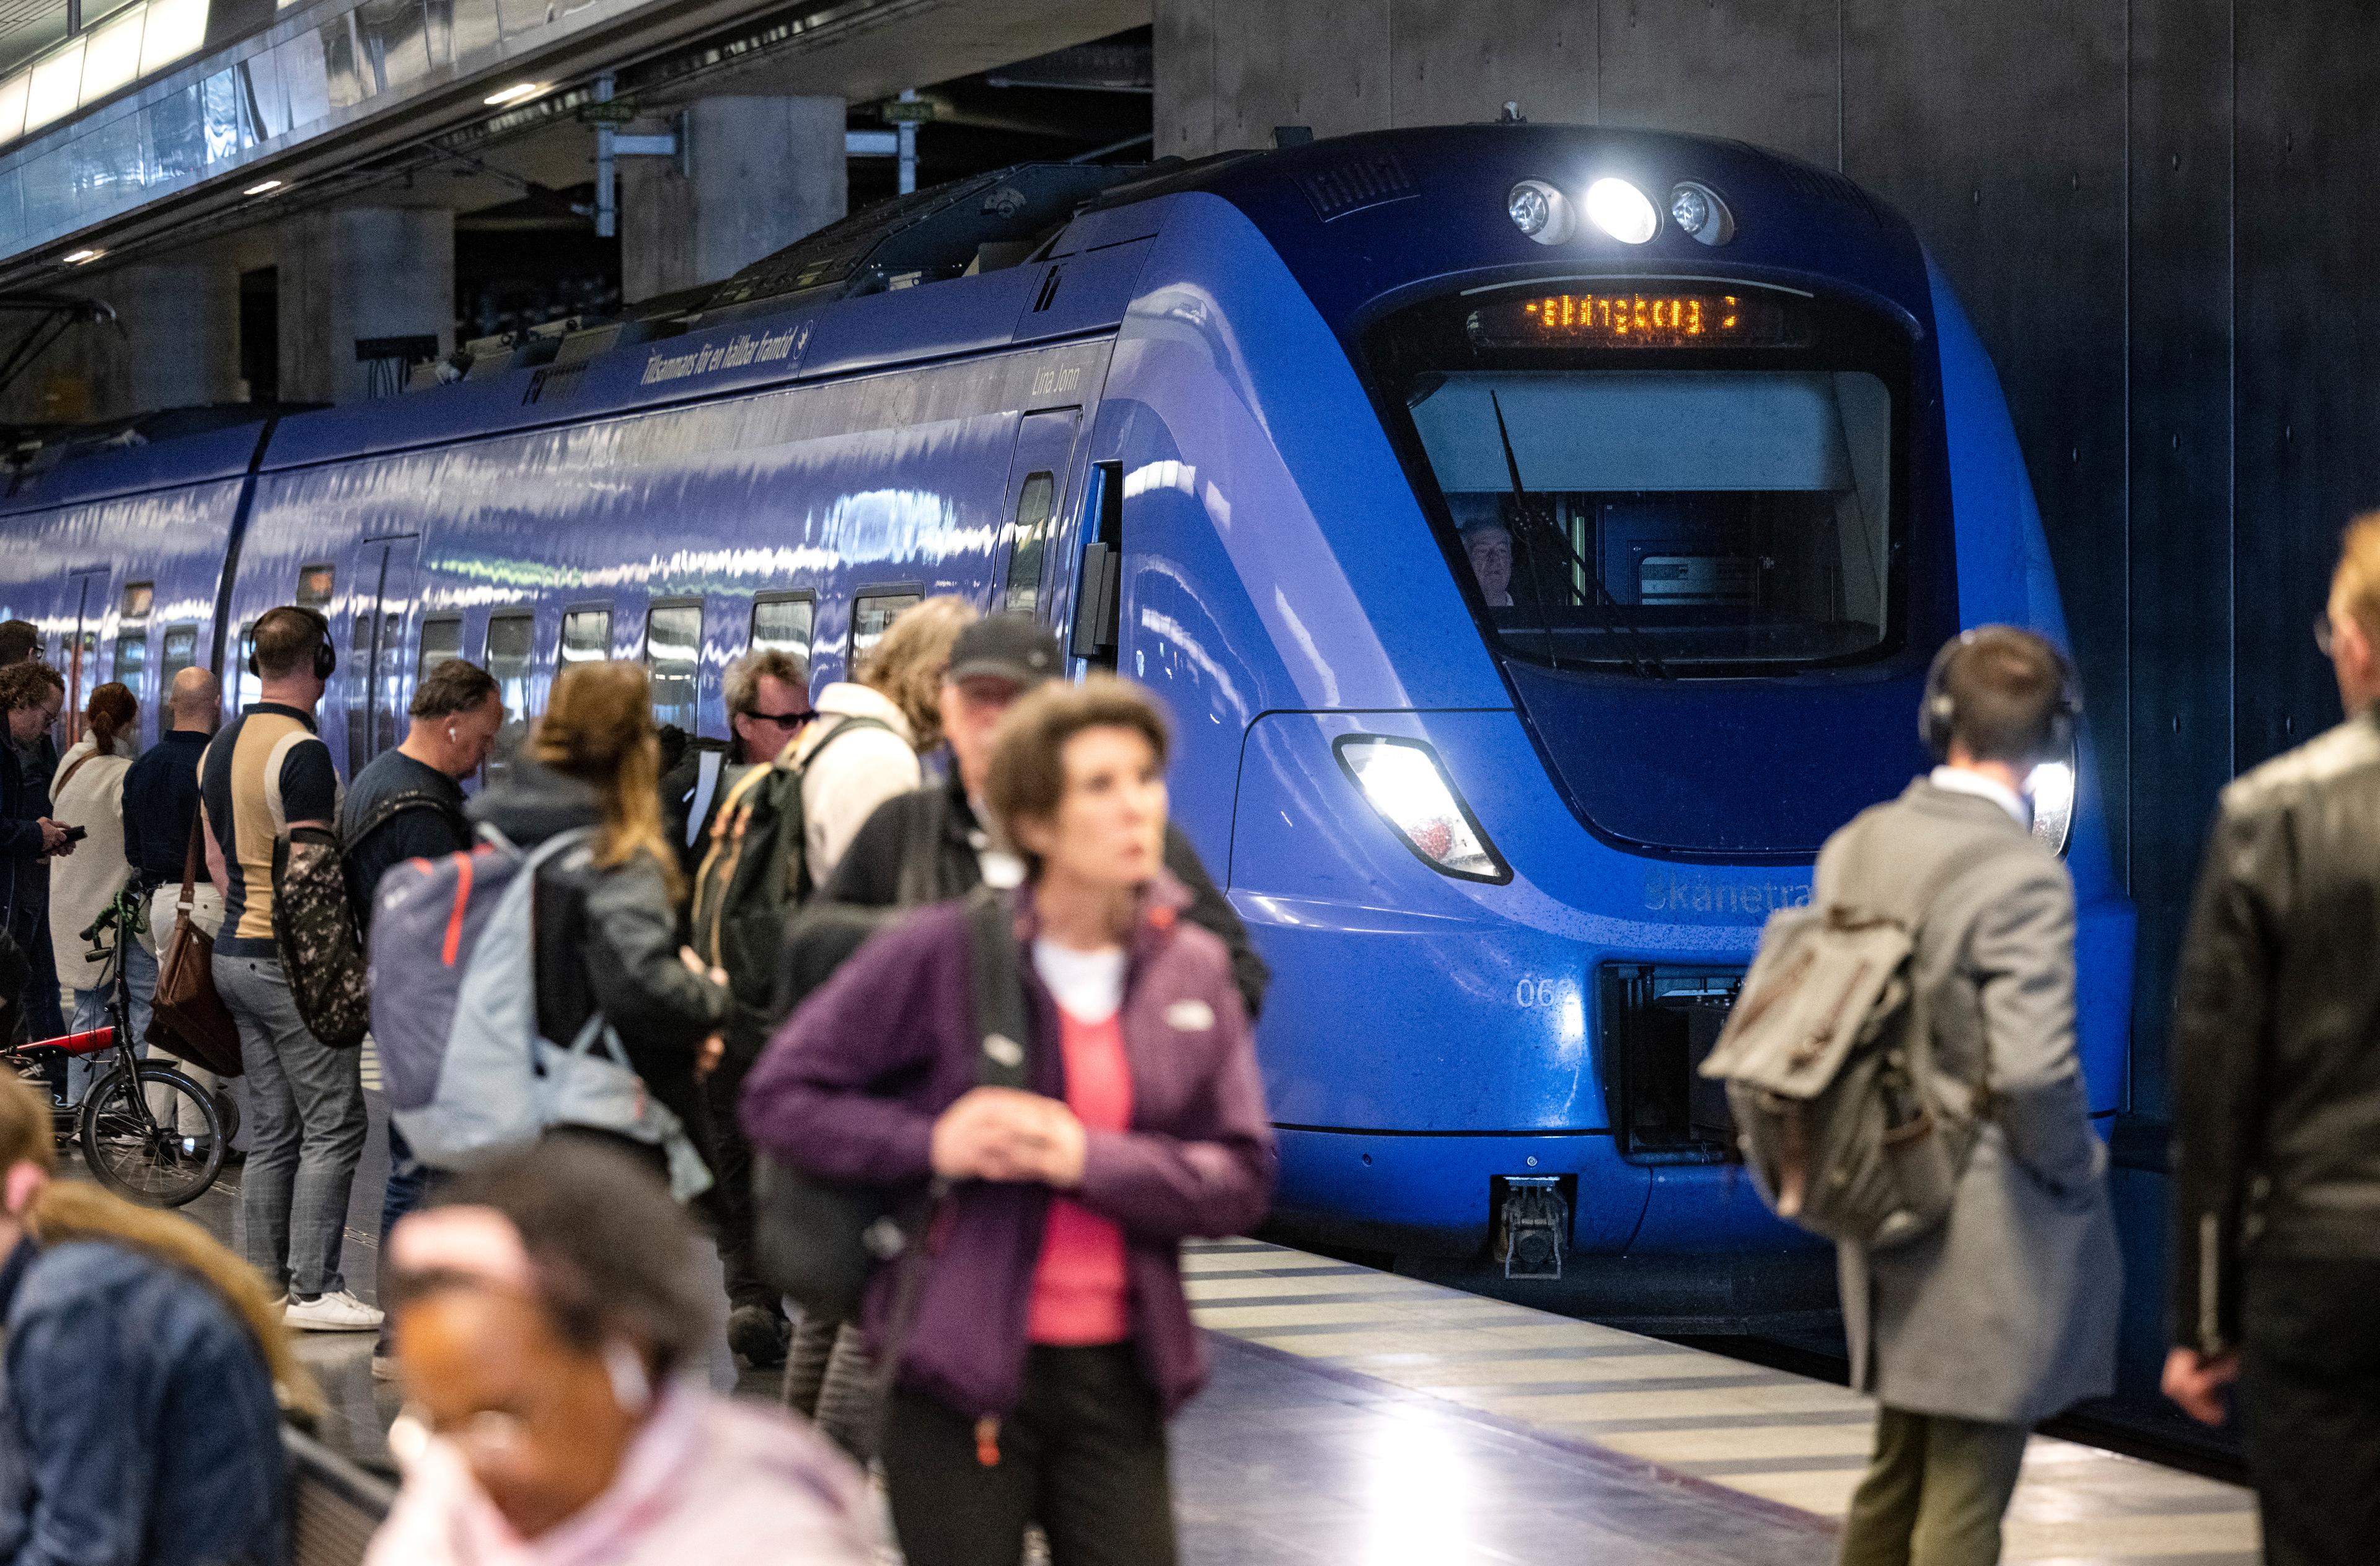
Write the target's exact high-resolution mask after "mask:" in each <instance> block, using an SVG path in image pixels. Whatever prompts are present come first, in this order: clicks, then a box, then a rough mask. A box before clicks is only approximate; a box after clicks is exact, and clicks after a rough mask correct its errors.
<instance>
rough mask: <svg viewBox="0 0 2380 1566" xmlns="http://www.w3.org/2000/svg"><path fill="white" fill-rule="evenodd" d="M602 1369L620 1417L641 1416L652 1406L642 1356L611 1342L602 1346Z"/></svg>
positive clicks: (624, 1345) (623, 1345)
mask: <svg viewBox="0 0 2380 1566" xmlns="http://www.w3.org/2000/svg"><path fill="white" fill-rule="evenodd" d="M603 1369H604V1371H605V1372H606V1373H607V1374H609V1375H610V1377H611V1378H612V1401H613V1402H616V1403H618V1404H619V1405H620V1412H622V1413H623V1414H642V1413H643V1412H644V1411H645V1410H646V1409H648V1408H650V1407H651V1406H652V1402H653V1378H651V1377H650V1375H648V1374H646V1372H645V1361H644V1356H643V1355H642V1354H638V1353H637V1351H636V1350H635V1349H634V1348H632V1347H630V1346H629V1345H628V1344H626V1343H625V1342H623V1341H620V1340H619V1339H617V1338H614V1339H613V1340H612V1341H610V1342H608V1343H605V1344H604V1345H603Z"/></svg>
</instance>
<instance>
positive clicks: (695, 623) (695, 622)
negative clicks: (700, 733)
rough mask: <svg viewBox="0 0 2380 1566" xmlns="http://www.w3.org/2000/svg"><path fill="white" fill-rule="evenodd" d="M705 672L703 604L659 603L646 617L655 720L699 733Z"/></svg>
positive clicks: (646, 663)
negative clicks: (697, 714) (698, 706)
mask: <svg viewBox="0 0 2380 1566" xmlns="http://www.w3.org/2000/svg"><path fill="white" fill-rule="evenodd" d="M701 672H702V605H700V604H698V603H661V604H655V605H654V606H653V607H652V608H651V609H650V611H649V612H647V613H646V616H645V673H646V675H647V677H648V678H649V679H650V682H651V685H652V695H653V722H655V723H656V724H666V723H674V724H676V725H677V726H678V728H679V730H680V731H681V732H683V733H686V734H692V733H694V732H695V697H696V686H697V684H698V679H699V677H700V674H701Z"/></svg>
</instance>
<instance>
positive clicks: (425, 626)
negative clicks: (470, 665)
mask: <svg viewBox="0 0 2380 1566" xmlns="http://www.w3.org/2000/svg"><path fill="white" fill-rule="evenodd" d="M462 656H463V622H462V621H460V620H457V619H454V618H452V617H447V618H443V619H437V620H424V621H423V622H421V662H419V664H417V665H416V666H415V668H414V674H413V678H414V684H415V685H417V686H419V684H420V683H421V676H422V675H424V674H428V673H430V671H431V670H432V669H435V668H436V667H438V665H440V664H441V663H443V662H446V661H447V660H448V659H450V658H460V657H462Z"/></svg>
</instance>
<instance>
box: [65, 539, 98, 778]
mask: <svg viewBox="0 0 2380 1566" xmlns="http://www.w3.org/2000/svg"><path fill="white" fill-rule="evenodd" d="M107 578H108V573H107V572H105V571H78V572H76V573H75V574H74V575H73V576H71V577H67V602H68V603H69V604H72V605H73V606H74V615H75V622H74V628H73V629H72V630H71V631H69V632H67V639H66V645H65V646H64V647H63V648H61V649H59V651H60V664H61V667H60V668H59V670H58V673H59V674H64V675H65V676H66V680H67V702H66V710H65V712H64V713H63V714H62V715H61V722H62V723H63V725H64V728H65V730H66V732H65V734H63V735H62V736H61V738H60V741H59V745H58V748H59V750H61V751H64V750H65V749H66V748H67V747H68V746H71V745H73V744H74V743H75V742H76V741H77V740H79V739H80V738H82V709H83V700H84V698H86V697H88V696H89V695H90V694H91V686H94V685H97V684H98V683H99V630H100V622H101V621H103V620H104V619H105V618H106V617H107Z"/></svg>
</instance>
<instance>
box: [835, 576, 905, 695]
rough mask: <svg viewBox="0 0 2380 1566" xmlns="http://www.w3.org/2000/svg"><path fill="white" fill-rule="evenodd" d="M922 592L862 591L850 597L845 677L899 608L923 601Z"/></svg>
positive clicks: (896, 616) (881, 634) (890, 625)
mask: <svg viewBox="0 0 2380 1566" xmlns="http://www.w3.org/2000/svg"><path fill="white" fill-rule="evenodd" d="M924 597H925V594H923V593H917V592H876V593H861V594H859V595H858V596H856V597H855V598H854V599H853V600H852V601H851V645H850V648H849V649H848V656H847V658H846V659H845V663H844V678H845V679H849V678H852V677H853V676H854V675H855V674H856V672H857V671H858V668H859V661H860V660H861V659H862V658H864V657H866V656H867V655H868V649H869V648H871V647H874V646H875V645H876V644H877V643H878V642H879V641H880V640H882V639H883V636H884V633H885V632H886V631H887V630H888V629H890V628H891V627H892V622H893V621H895V620H898V619H899V618H900V617H901V612H902V611H903V610H905V609H908V608H910V607H911V606H913V605H915V604H917V602H919V601H922V600H923V599H924Z"/></svg>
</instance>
